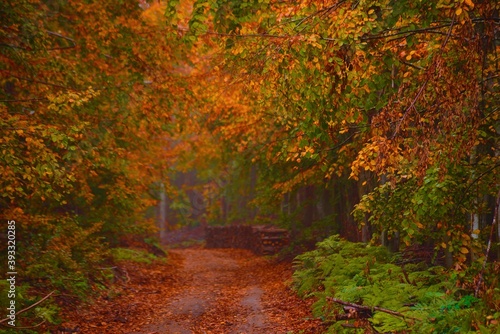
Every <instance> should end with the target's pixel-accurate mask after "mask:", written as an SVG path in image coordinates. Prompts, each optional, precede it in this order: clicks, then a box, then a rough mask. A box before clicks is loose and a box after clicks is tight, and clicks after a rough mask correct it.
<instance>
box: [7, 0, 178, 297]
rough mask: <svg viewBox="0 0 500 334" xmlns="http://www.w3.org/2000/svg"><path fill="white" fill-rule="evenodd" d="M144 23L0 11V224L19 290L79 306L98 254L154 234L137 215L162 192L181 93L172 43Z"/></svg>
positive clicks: (68, 9)
mask: <svg viewBox="0 0 500 334" xmlns="http://www.w3.org/2000/svg"><path fill="white" fill-rule="evenodd" d="M153 7H154V6H153ZM154 12H155V8H151V9H149V10H147V11H144V9H142V8H141V7H139V4H138V2H136V1H125V2H120V3H113V2H102V1H85V2H82V1H70V2H61V1H46V2H44V1H32V0H26V1H7V2H4V3H2V4H1V5H0V16H1V21H2V26H1V27H0V41H1V42H0V59H1V65H0V73H1V75H0V81H1V89H0V128H1V130H2V131H1V132H2V134H1V136H0V150H1V152H2V153H1V155H0V175H1V176H2V177H1V180H0V189H1V195H0V216H1V217H2V219H3V223H2V226H4V223H6V219H12V220H16V222H17V230H16V233H17V234H18V240H19V246H18V258H19V266H20V267H22V270H21V268H20V269H19V270H20V271H22V272H23V279H24V280H26V281H29V280H33V279H36V280H38V281H39V282H40V284H41V286H55V287H56V288H58V289H62V290H73V291H72V292H73V293H74V294H76V295H83V293H85V291H87V290H86V289H88V283H89V279H90V280H91V279H92V278H93V277H94V276H95V275H97V274H96V271H95V270H94V269H92V268H93V267H94V266H95V264H96V263H98V262H100V261H102V259H103V257H105V256H106V251H105V250H106V245H108V244H111V245H116V243H117V242H118V241H119V240H120V238H121V236H123V235H126V234H131V233H137V234H142V235H144V234H147V233H153V232H154V225H153V224H152V221H148V220H146V219H145V212H146V210H147V209H148V208H150V207H151V206H152V205H154V204H155V203H156V198H155V197H154V196H151V194H153V195H154V193H155V189H154V185H155V184H158V183H159V182H160V181H162V182H164V183H167V184H168V179H166V175H165V173H164V171H165V169H166V168H167V166H168V165H169V164H170V163H171V161H170V160H171V154H172V152H171V151H169V146H170V142H169V141H168V138H169V137H170V134H171V133H173V132H174V131H175V126H174V125H173V122H172V120H173V119H174V118H175V117H174V112H173V110H174V107H175V105H176V104H177V103H179V99H178V97H179V96H183V95H184V92H185V87H186V84H185V83H183V79H182V75H181V72H182V71H180V70H179V67H180V65H179V62H178V61H177V60H176V59H178V57H179V56H180V52H181V51H180V49H181V48H180V47H179V43H176V42H175V41H171V40H170V41H169V40H167V39H165V36H164V35H163V34H161V33H158V30H157V22H156V21H155V15H154ZM160 15H161V14H160ZM4 253H5V252H4ZM67 282H75V283H74V284H69V285H68V284H67ZM26 284H27V283H26Z"/></svg>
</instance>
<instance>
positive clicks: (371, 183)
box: [166, 0, 498, 264]
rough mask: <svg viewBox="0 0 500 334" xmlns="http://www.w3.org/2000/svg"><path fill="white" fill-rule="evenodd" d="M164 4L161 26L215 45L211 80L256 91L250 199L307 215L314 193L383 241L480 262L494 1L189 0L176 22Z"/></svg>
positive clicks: (491, 165) (487, 183)
mask: <svg viewBox="0 0 500 334" xmlns="http://www.w3.org/2000/svg"><path fill="white" fill-rule="evenodd" d="M177 8H178V2H176V1H170V2H169V3H168V6H167V11H166V14H167V16H168V17H169V19H170V22H171V24H172V25H173V26H172V29H173V30H174V31H175V32H176V33H177V34H179V35H181V36H182V38H183V39H184V41H185V42H186V43H187V44H193V43H199V42H200V41H208V43H211V44H216V45H218V47H219V53H218V56H219V57H220V58H217V59H218V62H219V63H218V64H217V67H214V68H216V69H217V70H218V73H221V74H220V76H221V77H224V76H230V77H231V79H229V80H228V81H229V82H231V84H233V83H238V84H239V85H241V87H242V89H243V91H245V92H246V91H250V92H258V95H257V98H256V101H255V103H252V107H253V108H252V109H251V110H252V112H254V113H256V114H257V115H259V119H260V122H259V123H258V124H252V123H251V121H250V119H249V118H248V121H247V122H246V126H247V127H248V128H252V129H257V131H258V133H259V134H261V136H260V138H258V139H256V140H254V141H250V142H247V143H246V148H247V150H246V152H248V155H249V158H250V159H254V160H255V161H259V163H260V164H261V165H262V166H263V167H262V168H261V169H260V170H261V171H263V172H262V173H260V177H259V179H260V182H261V185H262V187H261V189H263V190H264V189H265V190H264V191H262V192H260V193H259V194H260V199H261V201H260V202H259V203H270V202H272V203H275V204H276V205H275V208H276V207H277V204H278V203H279V201H280V199H281V198H282V197H281V196H283V195H285V196H288V198H296V200H295V203H288V204H291V205H297V204H299V205H300V204H302V206H307V204H306V202H305V201H304V200H300V198H301V192H303V193H304V195H302V198H304V196H305V197H306V198H307V195H306V192H307V190H306V189H307V187H310V186H314V189H315V190H314V193H316V194H317V195H316V199H313V200H316V201H317V199H318V198H319V197H321V196H319V195H318V194H319V189H321V188H325V187H326V189H330V190H331V193H333V196H332V194H330V195H329V196H330V200H328V196H326V197H325V198H327V200H326V202H328V201H330V202H328V203H327V204H326V205H327V206H328V205H330V206H332V205H335V204H334V202H332V198H336V197H341V198H342V199H340V201H341V202H342V203H347V209H346V206H345V205H344V207H342V206H339V207H336V209H337V213H339V212H341V211H343V212H346V211H348V212H349V213H350V211H351V209H353V208H354V205H355V204H358V205H357V206H356V210H355V217H356V218H357V220H358V221H359V223H360V224H361V226H362V227H363V226H364V227H365V232H366V233H370V232H373V233H374V236H383V242H386V240H387V238H392V239H394V238H396V237H397V238H401V240H402V241H403V242H404V243H405V244H407V245H410V244H412V243H425V242H429V241H430V243H431V244H432V246H436V249H438V248H441V247H442V248H444V249H445V250H446V251H447V253H448V254H449V255H450V256H449V260H450V261H451V257H452V256H453V258H454V260H455V261H458V262H463V261H465V260H466V257H467V254H469V253H470V251H471V250H475V251H477V252H479V253H481V250H480V247H481V245H484V242H485V241H486V239H487V238H488V235H489V231H490V229H489V225H490V224H491V222H492V219H491V218H492V212H493V205H492V204H491V203H492V202H494V198H495V197H496V193H497V190H498V110H497V108H496V105H497V104H498V94H497V92H498V59H497V57H496V54H497V51H498V40H497V36H498V25H497V22H498V4H496V3H495V2H490V1H481V2H479V1H478V2H477V3H474V2H473V1H469V0H467V1H444V0H443V1H437V2H430V1H419V2H411V1H361V2H359V1H326V2H325V1H323V2H321V3H316V2H311V1H301V2H294V3H286V2H274V1H262V2H258V3H254V2H249V1H195V2H194V4H193V9H192V11H191V12H190V14H189V15H188V18H187V20H188V24H184V25H179V22H185V21H186V17H185V16H186V13H185V12H182V13H181V12H179V11H178V10H177ZM238 114H239V113H238V112H235V111H233V110H231V111H229V113H224V114H223V116H222V117H224V118H226V119H227V118H229V119H232V120H233V121H234V122H237V121H236V119H237V118H236V117H237V116H236V115H238ZM233 117H234V118H233ZM238 119H241V118H238ZM264 135H266V137H264ZM229 139H231V138H229ZM237 140H239V138H238V137H236V138H235V141H237ZM356 180H357V181H356ZM346 188H348V189H350V190H349V191H346V192H345V193H344V194H342V192H343V190H342V189H346ZM269 189H272V191H270V190H269ZM290 194H291V195H292V196H290ZM310 197H313V196H310ZM297 198H298V199H299V200H297ZM490 198H491V199H493V200H490ZM272 199H274V200H272ZM360 199H361V201H360ZM257 201H258V200H257ZM288 202H290V201H288ZM341 207H342V208H341ZM349 208H350V209H349ZM316 216H318V215H316ZM346 216H349V215H346ZM471 217H473V222H472V223H471V219H470V218H471ZM316 218H317V217H316ZM339 218H340V219H342V220H344V218H345V217H339ZM474 220H475V222H474ZM479 220H481V222H479ZM330 224H340V227H341V228H340V230H342V227H347V230H352V226H343V225H342V223H340V222H338V221H337V222H335V220H330ZM370 226H371V227H370ZM368 227H370V228H368ZM344 230H345V231H344V234H345V235H348V231H347V230H346V229H344ZM429 232H430V233H431V240H430V239H429ZM357 233H358V232H357V231H355V233H354V235H353V237H352V238H358V237H359V236H358V234H357ZM479 235H480V237H479V238H476V236H479ZM478 247H479V248H478ZM449 264H450V262H449Z"/></svg>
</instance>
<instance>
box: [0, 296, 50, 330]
mask: <svg viewBox="0 0 500 334" xmlns="http://www.w3.org/2000/svg"><path fill="white" fill-rule="evenodd" d="M54 292H56V290H54V291H52V292H51V293H49V294H48V295H46V296H45V297H43V298H42V299H40V300H39V301H37V302H36V303H34V304H33V305H30V306H28V307H26V308H24V309H22V310H21V311H19V312H16V317H17V316H18V315H19V314H21V313H24V312H26V311H29V310H30V309H32V308H33V307H35V306H37V305H39V304H41V303H43V302H44V301H45V300H46V299H47V298H49V297H50V296H52V295H53V294H54ZM9 320H10V318H5V319H2V320H0V324H2V323H4V322H6V321H9Z"/></svg>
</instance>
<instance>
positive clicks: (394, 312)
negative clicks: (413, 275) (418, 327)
mask: <svg viewBox="0 0 500 334" xmlns="http://www.w3.org/2000/svg"><path fill="white" fill-rule="evenodd" d="M327 300H330V301H332V302H335V303H337V304H340V305H344V306H350V307H353V308H355V309H359V310H365V311H379V312H384V313H387V314H390V315H394V316H396V317H401V318H408V319H412V320H418V321H422V319H419V318H414V317H410V316H408V315H404V314H403V313H399V312H397V311H393V310H389V309H387V308H383V307H378V306H364V305H359V304H355V303H349V302H345V301H343V300H340V299H338V298H334V297H327Z"/></svg>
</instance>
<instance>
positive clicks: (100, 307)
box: [72, 248, 322, 334]
mask: <svg viewBox="0 0 500 334" xmlns="http://www.w3.org/2000/svg"><path fill="white" fill-rule="evenodd" d="M130 266H133V267H130ZM136 266H137V264H130V263H129V264H127V267H126V268H124V270H125V271H126V272H127V275H126V276H127V280H126V282H124V283H123V291H122V292H121V295H120V296H119V297H116V298H113V299H107V300H106V299H104V300H102V301H101V302H100V303H98V304H95V305H93V306H91V307H88V308H86V309H85V310H82V311H80V313H79V316H78V317H79V319H80V321H77V322H78V324H75V321H73V322H72V326H75V325H77V326H79V327H80V329H81V331H82V332H84V333H110V334H111V333H128V334H155V333H168V334H177V333H180V334H190V333H194V334H202V333H207V334H208V333H214V334H240V333H244V334H247V333H248V334H249V333H263V334H269V333H321V330H322V327H321V325H320V324H319V323H318V322H317V321H315V320H309V319H310V314H309V305H308V303H306V302H304V301H302V300H300V299H298V298H297V297H296V296H295V295H294V293H293V292H292V291H291V290H290V289H289V288H288V287H287V285H286V284H285V281H287V280H289V278H290V274H291V272H290V269H289V264H285V263H281V264H275V263H271V262H270V261H269V260H267V259H266V258H263V257H257V256H255V255H253V254H252V253H250V252H248V251H244V250H234V249H215V250H211V249H203V248H195V249H193V248H191V249H174V250H170V251H169V261H168V264H165V263H162V264H155V265H150V266H149V267H148V268H146V269H144V268H140V269H139V268H137V267H136ZM84 319H85V321H83V320H84Z"/></svg>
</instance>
